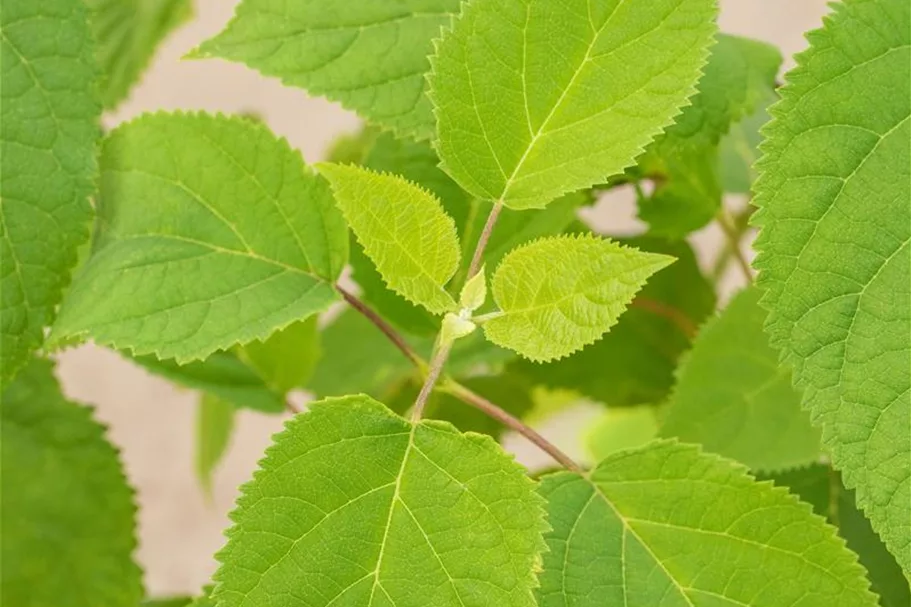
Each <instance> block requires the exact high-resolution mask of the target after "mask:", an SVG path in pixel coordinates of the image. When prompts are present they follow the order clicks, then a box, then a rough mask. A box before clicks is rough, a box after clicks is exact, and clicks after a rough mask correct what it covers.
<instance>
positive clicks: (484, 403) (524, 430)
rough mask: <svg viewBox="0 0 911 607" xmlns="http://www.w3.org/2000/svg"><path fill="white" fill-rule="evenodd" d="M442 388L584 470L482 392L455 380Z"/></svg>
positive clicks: (564, 462)
mask: <svg viewBox="0 0 911 607" xmlns="http://www.w3.org/2000/svg"><path fill="white" fill-rule="evenodd" d="M440 389H441V390H443V391H444V392H448V393H449V394H452V395H453V396H455V397H456V398H458V399H459V400H461V401H462V402H464V403H467V404H469V405H471V406H472V407H474V408H475V409H478V410H479V411H481V412H483V413H485V414H486V415H487V416H488V417H492V418H493V419H495V420H497V421H498V422H500V423H501V424H503V425H504V426H506V427H507V428H509V429H511V430H515V431H516V432H518V433H519V434H521V435H522V436H524V437H525V438H527V439H528V440H529V441H531V442H532V444H534V445H535V446H537V447H538V448H539V449H541V450H542V451H544V452H545V453H547V454H548V455H550V456H551V457H552V458H554V460H556V461H557V462H558V463H559V464H560V465H562V466H563V467H564V468H566V469H567V470H572V471H573V472H582V468H581V467H580V466H579V464H577V463H576V462H574V461H573V460H572V458H570V457H569V456H568V455H566V454H565V453H563V452H562V451H560V450H559V449H558V448H557V447H556V446H555V445H554V444H553V443H551V442H550V441H548V440H547V439H546V438H544V437H543V436H541V435H540V434H538V433H537V432H536V431H535V430H533V429H532V428H530V427H529V426H527V425H525V424H524V423H523V422H522V420H520V419H518V418H515V417H513V416H512V415H510V414H509V413H507V412H506V411H504V410H503V409H501V408H500V407H498V406H496V405H495V404H493V403H492V402H490V401H489V400H487V399H486V398H484V397H483V396H481V395H480V394H476V393H474V392H472V391H471V390H469V389H468V388H466V387H465V386H463V385H462V384H460V383H458V382H455V381H453V380H448V381H446V382H445V383H444V384H443V385H442V386H441V387H440Z"/></svg>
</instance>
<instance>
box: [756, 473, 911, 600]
mask: <svg viewBox="0 0 911 607" xmlns="http://www.w3.org/2000/svg"><path fill="white" fill-rule="evenodd" d="M770 478H771V480H773V481H774V482H775V484H776V485H779V486H781V487H787V488H788V489H790V490H791V492H792V493H795V494H796V495H798V496H799V497H800V499H802V500H804V501H805V502H807V503H809V504H811V505H812V506H813V510H814V511H815V512H816V513H817V514H819V515H820V516H825V517H827V518H828V519H829V522H830V523H831V524H833V525H836V526H837V527H838V532H839V535H841V536H842V537H843V538H845V541H846V542H847V545H848V548H850V549H851V550H852V551H853V552H855V553H856V554H857V555H858V556H859V557H860V563H861V565H863V566H864V568H865V569H866V570H867V576H868V577H869V579H870V584H871V587H872V589H873V591H874V592H876V593H877V594H878V595H879V604H880V605H882V607H905V606H907V605H909V604H911V589H909V587H908V580H907V579H906V578H905V576H904V575H903V574H902V570H901V567H899V566H898V563H896V562H895V557H893V556H892V555H891V554H889V551H888V550H886V547H885V546H884V545H883V543H882V542H881V541H880V539H879V537H877V535H876V532H874V531H873V528H872V527H871V526H870V521H868V520H867V519H866V518H865V517H864V515H863V513H862V512H861V511H860V510H858V509H857V506H856V505H855V503H854V492H853V491H851V490H849V489H845V487H844V486H843V485H842V483H841V480H840V479H839V476H838V473H837V472H835V471H834V470H832V469H831V468H829V467H828V466H824V465H821V464H815V465H813V466H809V467H806V468H798V469H796V470H789V471H786V472H783V473H779V474H776V475H774V476H772V477H770Z"/></svg>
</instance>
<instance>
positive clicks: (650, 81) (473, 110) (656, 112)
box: [429, 0, 716, 209]
mask: <svg viewBox="0 0 911 607" xmlns="http://www.w3.org/2000/svg"><path fill="white" fill-rule="evenodd" d="M715 13H716V7H715V3H714V2H712V1H711V0H686V1H683V0H658V1H653V0H628V1H612V2H602V3H597V4H595V5H592V3H590V2H587V1H585V0H571V1H569V2H535V1H533V0H475V1H473V2H471V3H468V4H466V5H465V6H464V7H463V9H462V14H461V16H460V17H459V19H458V20H457V21H456V23H455V25H454V27H453V29H452V30H450V31H448V32H447V33H445V34H444V35H443V38H442V41H441V42H440V43H439V44H438V46H437V52H436V56H435V57H434V58H433V59H432V62H433V71H432V72H431V75H430V77H429V81H430V92H429V95H430V97H431V99H432V101H433V103H434V106H435V107H436V116H437V134H438V137H439V140H438V142H437V149H438V150H439V152H440V157H441V158H442V160H443V165H444V167H445V169H446V170H447V172H448V173H449V174H450V175H452V177H453V178H454V179H455V180H456V181H457V182H459V183H460V184H461V185H462V187H463V188H465V189H466V190H467V191H469V192H470V193H472V194H473V195H474V196H476V197H478V198H481V199H484V200H502V201H503V202H504V203H505V204H506V206H508V207H512V208H517V209H518V208H530V207H543V206H544V205H546V204H547V203H548V202H550V201H551V200H554V199H555V198H558V197H559V196H561V195H563V194H566V193H568V192H572V191H575V190H579V189H582V188H585V187H588V186H591V185H594V184H596V183H599V182H602V181H603V180H604V179H605V178H607V177H609V176H611V175H614V174H616V173H619V172H621V171H622V170H623V169H624V168H625V167H627V166H629V165H630V164H632V163H633V160H634V159H635V158H636V156H638V155H639V154H640V153H641V152H642V149H643V148H644V147H645V146H646V145H647V144H648V143H649V142H650V141H651V140H652V138H654V137H655V136H656V135H657V134H658V133H659V132H661V129H663V128H664V127H666V126H668V125H669V124H670V123H671V122H672V120H673V117H674V115H675V114H676V113H677V112H678V110H679V108H680V107H681V106H682V105H684V104H685V103H686V100H687V98H688V97H689V96H690V95H692V94H693V92H694V85H695V83H696V80H697V79H698V77H699V71H700V68H701V67H702V65H703V63H704V62H705V57H706V53H707V49H708V47H709V45H710V44H711V43H712V35H713V33H714V31H715V26H714V17H715ZM632 65H635V66H636V68H635V69H630V66H632Z"/></svg>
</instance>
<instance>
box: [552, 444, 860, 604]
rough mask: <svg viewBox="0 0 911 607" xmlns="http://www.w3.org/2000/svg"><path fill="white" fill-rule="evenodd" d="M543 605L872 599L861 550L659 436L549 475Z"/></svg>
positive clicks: (744, 479)
mask: <svg viewBox="0 0 911 607" xmlns="http://www.w3.org/2000/svg"><path fill="white" fill-rule="evenodd" d="M540 492H541V494H542V495H543V496H544V497H545V498H546V499H547V500H548V522H549V523H550V524H551V526H552V527H553V531H551V532H550V533H548V534H546V535H545V539H546V540H547V544H548V547H549V548H550V550H549V551H548V552H545V553H544V555H543V556H544V571H543V573H542V574H541V575H540V581H541V588H540V590H539V591H538V604H539V605H540V607H557V606H560V607H564V606H569V605H572V606H573V607H588V606H592V607H595V606H597V607H601V606H604V605H625V606H626V607H671V606H674V607H678V606H679V607H694V606H696V605H699V606H700V607H701V606H712V607H715V606H718V607H721V606H722V605H738V606H747V605H748V606H750V607H791V606H795V607H796V606H797V605H799V606H800V607H872V606H873V605H876V598H875V597H874V596H873V595H872V594H871V593H870V592H869V590H868V589H867V586H868V584H867V580H866V579H865V577H864V570H863V568H862V567H860V566H859V565H858V564H857V557H856V556H855V555H854V554H852V553H851V552H850V551H848V550H847V549H846V548H845V547H844V542H843V541H842V540H841V539H840V538H838V537H837V536H836V535H835V529H834V528H833V527H830V526H828V525H826V524H825V523H824V521H823V520H822V519H821V518H819V517H818V516H816V515H814V514H812V513H811V512H810V507H809V506H807V505H806V504H802V503H800V502H799V501H797V499H795V498H794V497H793V496H792V495H790V494H788V493H787V492H786V491H784V490H783V489H776V488H774V487H772V485H771V483H758V482H756V481H754V480H753V479H752V478H751V477H750V476H749V475H747V474H746V472H745V469H744V468H743V467H741V466H740V465H738V464H735V463H734V462H730V461H727V460H724V459H721V458H719V457H717V456H714V455H707V454H703V453H701V452H700V451H699V449H698V448H697V447H695V446H691V445H681V444H678V443H676V442H671V441H659V442H655V443H651V444H650V445H648V446H646V447H643V448H641V449H638V450H634V451H625V452H621V453H617V454H615V455H612V456H610V457H608V458H607V459H606V460H604V461H603V462H601V463H600V464H599V465H598V466H597V467H596V468H595V469H594V470H593V471H592V472H591V473H590V474H589V475H588V476H587V477H583V476H581V475H578V474H574V473H570V472H560V473H557V474H552V475H548V476H545V477H543V478H542V481H541V488H540Z"/></svg>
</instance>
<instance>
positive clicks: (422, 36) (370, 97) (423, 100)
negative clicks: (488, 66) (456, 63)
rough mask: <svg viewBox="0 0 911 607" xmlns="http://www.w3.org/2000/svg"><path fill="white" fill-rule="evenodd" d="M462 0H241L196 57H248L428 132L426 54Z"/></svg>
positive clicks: (416, 131) (405, 127) (381, 120)
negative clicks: (353, 0)
mask: <svg viewBox="0 0 911 607" xmlns="http://www.w3.org/2000/svg"><path fill="white" fill-rule="evenodd" d="M458 7H459V0H406V1H400V2H388V1H386V0H358V2H356V3H350V2H343V1H340V0H334V1H333V0H329V1H324V0H302V1H297V2H280V1H276V0H243V2H241V3H240V4H239V5H238V7H237V12H236V14H235V16H234V18H233V19H232V20H231V22H230V23H228V25H227V27H226V28H225V30H224V31H222V32H221V33H220V34H218V35H217V36H215V37H214V38H212V39H210V40H207V41H205V42H203V43H202V44H201V45H200V46H199V48H198V49H196V50H195V51H193V52H192V53H191V56H192V57H194V58H204V57H221V58H223V59H228V60H230V61H238V62H241V63H244V64H246V65H248V66H250V67H252V68H253V69H255V70H257V71H259V72H261V73H262V74H265V75H266V76H275V77H278V78H281V80H282V82H284V83H285V84H287V85H290V86H297V87H301V88H303V89H306V90H307V92H309V93H310V94H313V95H323V96H325V97H327V98H329V99H332V100H333V101H338V102H340V103H341V104H342V105H343V106H345V107H346V108H348V109H351V110H354V111H355V112H357V113H358V114H360V115H361V116H362V117H364V118H365V119H367V120H368V121H370V122H372V123H376V124H377V125H380V126H382V127H385V128H391V129H394V130H395V131H397V132H399V133H402V134H413V135H416V136H418V137H420V138H427V137H430V135H431V134H432V133H433V114H432V112H431V106H430V102H429V101H428V99H427V97H426V95H425V93H424V89H425V86H426V83H425V81H424V73H425V72H427V71H428V69H429V68H430V64H429V62H428V60H427V55H429V54H430V53H431V51H432V45H431V40H432V39H433V38H435V37H436V36H439V34H440V29H441V28H442V27H443V26H445V25H447V24H449V22H450V20H451V16H450V13H454V12H455V11H456V10H458Z"/></svg>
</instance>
